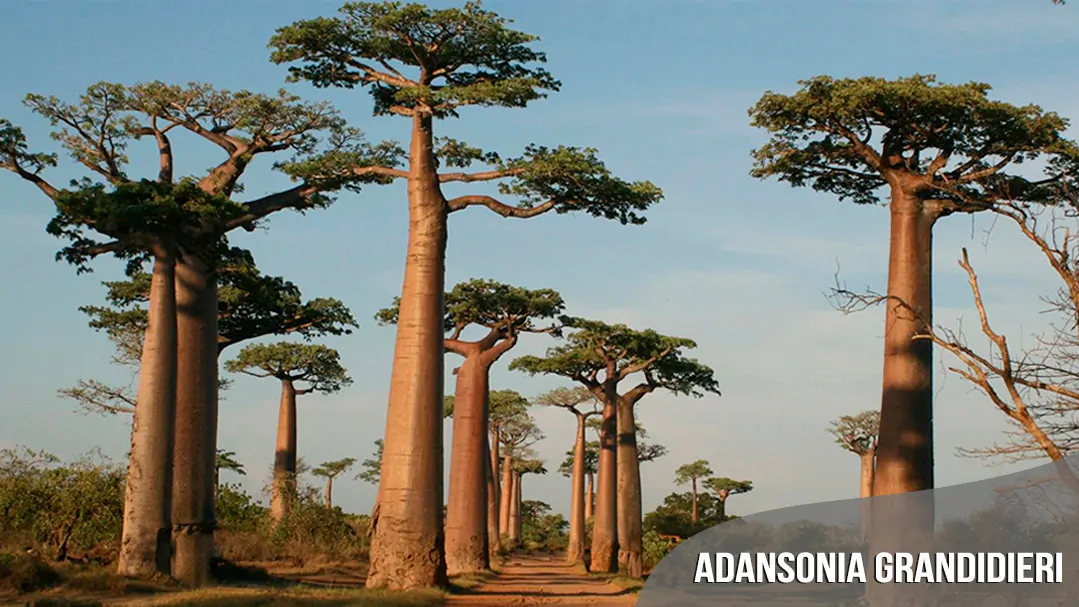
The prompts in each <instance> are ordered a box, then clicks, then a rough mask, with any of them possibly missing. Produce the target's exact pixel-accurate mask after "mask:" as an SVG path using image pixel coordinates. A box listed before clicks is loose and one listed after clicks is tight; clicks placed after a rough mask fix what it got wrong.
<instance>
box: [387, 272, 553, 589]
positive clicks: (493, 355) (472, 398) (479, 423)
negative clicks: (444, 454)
mask: <svg viewBox="0 0 1079 607" xmlns="http://www.w3.org/2000/svg"><path fill="white" fill-rule="evenodd" d="M562 308H563V303H562V297H561V296H560V295H559V294H558V293H557V292H555V291H552V290H551V289H536V290H533V289H525V288H522V287H514V286H510V285H507V284H502V283H499V282H495V281H492V280H482V279H472V280H469V281H467V282H462V283H460V284H458V285H456V286H454V287H453V289H451V290H450V291H449V292H448V293H446V296H445V328H446V333H447V335H446V337H445V339H443V342H442V343H443V347H444V348H445V350H446V351H447V352H453V353H454V354H457V355H459V356H461V357H463V358H464V361H463V362H462V363H461V366H460V367H458V368H456V369H454V375H456V376H457V389H456V391H455V393H454V401H453V402H454V405H453V407H454V409H453V410H454V414H453V447H452V449H451V451H450V486H449V497H448V501H447V506H446V524H445V529H446V568H447V571H448V573H449V574H450V575H461V574H467V573H475V572H478V571H483V570H485V569H489V568H490V565H491V563H490V553H489V551H488V550H489V546H488V544H489V541H488V539H489V538H487V505H488V503H487V492H488V485H489V483H488V480H487V478H488V472H487V467H488V466H489V465H490V453H489V449H490V445H489V443H488V441H487V434H488V432H487V430H488V428H487V425H488V418H489V415H490V413H489V405H488V402H489V394H490V371H491V367H492V366H493V365H494V364H495V363H496V362H497V361H498V360H499V359H500V358H501V357H502V356H503V355H504V354H505V353H506V352H508V351H509V350H510V349H511V348H513V347H514V346H515V345H516V344H517V341H518V339H519V338H520V335H521V333H551V332H554V331H556V330H557V325H551V324H548V325H546V326H537V325H536V322H537V321H542V320H545V319H546V320H549V319H553V318H555V317H556V316H558V315H559V314H560V313H561V312H562ZM399 312H400V298H397V299H396V300H395V301H394V305H393V306H392V307H390V308H386V309H383V310H380V311H379V312H378V314H377V315H376V319H377V320H378V321H379V323H381V324H396V322H397V317H398V314H399ZM472 327H475V328H478V329H482V330H483V332H484V334H483V335H482V336H481V337H479V339H475V340H472V341H469V340H466V339H464V337H463V334H464V333H465V331H467V330H468V329H469V328H472Z"/></svg>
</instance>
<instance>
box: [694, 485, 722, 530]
mask: <svg viewBox="0 0 1079 607" xmlns="http://www.w3.org/2000/svg"><path fill="white" fill-rule="evenodd" d="M697 500H698V498H697V478H696V477H694V478H693V514H692V515H691V517H690V520H692V521H693V524H694V525H696V524H697V521H698V520H699V519H700V518H701V516H700V512H701V510H700V506H699V505H698V501H697ZM720 522H721V523H722V522H723V521H720Z"/></svg>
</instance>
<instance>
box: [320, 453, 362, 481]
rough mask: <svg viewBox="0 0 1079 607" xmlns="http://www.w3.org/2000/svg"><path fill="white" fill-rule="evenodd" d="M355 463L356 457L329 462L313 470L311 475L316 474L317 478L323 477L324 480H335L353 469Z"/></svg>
mask: <svg viewBox="0 0 1079 607" xmlns="http://www.w3.org/2000/svg"><path fill="white" fill-rule="evenodd" d="M355 463H356V458H354V457H344V458H341V459H335V460H333V461H329V462H322V463H321V464H319V465H318V466H315V467H314V468H313V469H312V470H311V474H314V475H315V476H321V477H323V478H329V479H333V478H337V477H338V476H340V475H341V474H342V473H343V472H345V471H346V470H348V469H349V468H351V467H352V465H353V464H355Z"/></svg>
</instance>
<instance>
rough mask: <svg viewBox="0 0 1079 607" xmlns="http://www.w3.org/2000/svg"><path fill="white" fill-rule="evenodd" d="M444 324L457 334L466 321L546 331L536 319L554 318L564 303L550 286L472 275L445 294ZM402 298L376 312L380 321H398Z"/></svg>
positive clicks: (509, 331) (514, 330)
mask: <svg viewBox="0 0 1079 607" xmlns="http://www.w3.org/2000/svg"><path fill="white" fill-rule="evenodd" d="M444 301H445V326H446V332H447V333H451V332H452V333H454V335H456V336H460V334H461V331H463V330H464V329H465V328H467V327H468V326H469V325H479V326H481V327H486V328H488V329H498V330H502V331H505V332H506V333H507V334H515V333H521V332H546V331H551V330H552V327H537V326H535V324H533V323H534V322H535V321H537V320H541V319H550V318H555V317H557V316H558V315H559V314H561V312H562V309H563V307H564V306H565V304H564V303H563V301H562V296H561V295H559V294H558V292H557V291H554V290H551V289H525V288H523V287H514V286H511V285H507V284H503V283H500V282H495V281H493V280H484V279H481V278H473V279H471V280H469V281H467V282H462V283H458V284H457V285H455V286H454V287H453V289H451V290H450V291H449V292H448V293H446V296H445V300H444ZM400 305H401V298H400V297H395V298H394V300H393V305H392V306H390V307H388V308H383V309H382V310H379V311H378V313H377V314H375V320H377V321H378V323H379V324H381V325H391V324H397V314H398V311H399V309H400Z"/></svg>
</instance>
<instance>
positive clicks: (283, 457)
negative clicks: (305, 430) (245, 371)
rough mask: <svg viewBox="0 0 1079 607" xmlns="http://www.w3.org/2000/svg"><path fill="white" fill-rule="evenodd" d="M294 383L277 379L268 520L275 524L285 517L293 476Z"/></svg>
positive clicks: (295, 449) (290, 502) (294, 465)
mask: <svg viewBox="0 0 1079 607" xmlns="http://www.w3.org/2000/svg"><path fill="white" fill-rule="evenodd" d="M296 452H297V444H296V386H295V385H294V384H293V383H292V380H291V379H283V380H281V407H280V409H279V410H278V413H277V444H276V446H275V448H274V464H273V487H272V496H271V498H270V520H271V521H272V522H273V524H274V525H277V524H279V523H280V522H281V521H283V520H284V519H285V517H286V516H288V513H289V509H290V507H291V506H292V497H293V495H294V494H295V487H294V486H293V484H294V482H295V479H296Z"/></svg>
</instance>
